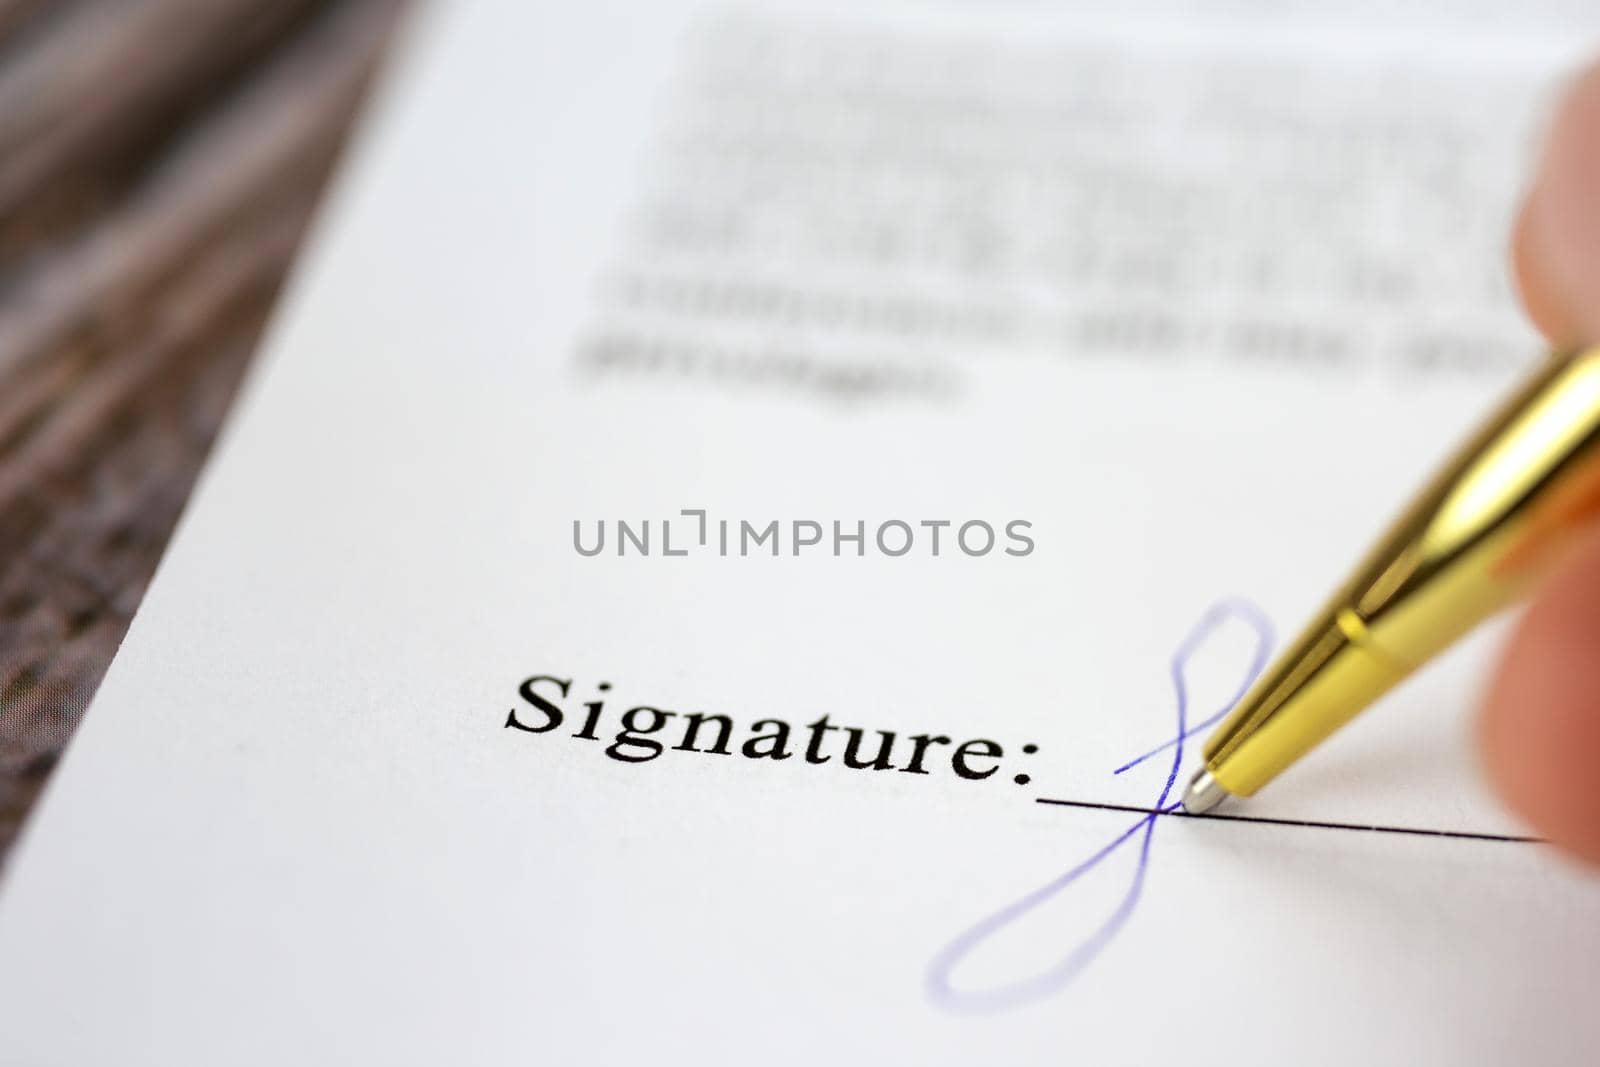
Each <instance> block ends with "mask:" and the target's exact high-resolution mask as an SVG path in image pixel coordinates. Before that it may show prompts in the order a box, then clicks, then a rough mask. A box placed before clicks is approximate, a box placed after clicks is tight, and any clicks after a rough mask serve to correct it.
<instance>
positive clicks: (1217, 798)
mask: <svg viewBox="0 0 1600 1067" xmlns="http://www.w3.org/2000/svg"><path fill="white" fill-rule="evenodd" d="M1232 795H1233V794H1232V793H1230V792H1228V791H1227V790H1226V789H1224V788H1222V785H1221V783H1219V782H1218V781H1217V780H1216V779H1215V778H1213V777H1211V772H1210V771H1207V770H1202V771H1201V772H1200V773H1199V774H1197V775H1195V776H1194V777H1193V778H1192V779H1190V780H1189V788H1188V789H1185V790H1184V791H1183V810H1184V811H1186V812H1188V813H1189V814H1190V815H1201V814H1204V813H1205V812H1208V811H1210V810H1211V809H1212V808H1214V807H1216V806H1217V805H1218V804H1221V803H1222V802H1223V801H1224V800H1227V799H1228V798H1229V797H1231V796H1232Z"/></svg>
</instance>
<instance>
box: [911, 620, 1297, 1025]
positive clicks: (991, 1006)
mask: <svg viewBox="0 0 1600 1067" xmlns="http://www.w3.org/2000/svg"><path fill="white" fill-rule="evenodd" d="M1230 620H1231V621H1238V622H1242V623H1244V624H1245V625H1246V626H1248V627H1249V628H1250V629H1251V631H1253V632H1254V634H1255V637H1256V647H1255V652H1254V655H1253V658H1252V660H1251V663H1250V669H1249V670H1248V671H1246V672H1245V675H1244V680H1243V681H1241V682H1240V683H1239V688H1238V690H1237V691H1236V692H1235V693H1234V694H1233V695H1232V696H1231V697H1229V698H1228V701H1227V703H1225V704H1223V705H1222V707H1221V708H1219V709H1218V710H1217V711H1216V712H1214V713H1213V714H1211V715H1209V716H1207V717H1206V718H1205V719H1202V720H1201V721H1199V722H1196V723H1195V724H1193V725H1192V726H1191V725H1190V724H1189V721H1188V716H1189V690H1188V682H1187V680H1186V678H1185V670H1186V668H1187V666H1188V663H1189V660H1190V659H1191V658H1192V657H1193V656H1194V654H1195V652H1196V651H1198V650H1199V649H1200V648H1201V647H1202V646H1203V645H1204V644H1205V642H1206V640H1207V639H1208V638H1209V637H1210V636H1211V635H1212V634H1213V633H1215V632H1216V631H1217V629H1218V628H1220V627H1221V626H1222V625H1223V624H1224V623H1226V622H1229V621H1230ZM1271 651H1272V624H1271V622H1270V621H1269V620H1268V619H1267V616H1266V614H1265V613H1264V612H1263V611H1262V610H1261V609H1260V608H1258V607H1256V606H1255V605H1254V604H1251V603H1250V602H1249V601H1246V600H1238V599H1228V600H1222V601H1219V602H1217V603H1216V604H1213V605H1212V606H1211V607H1210V608H1209V609H1207V611H1206V613H1205V614H1204V615H1202V616H1201V617H1200V621H1199V622H1197V623H1195V625H1194V628H1193V629H1192V630H1190V631H1189V633H1188V635H1187V636H1186V637H1185V638H1184V639H1183V643H1182V644H1180V645H1179V646H1178V649H1177V651H1176V652H1174V653H1173V654H1172V659H1171V661H1170V663H1169V665H1168V673H1169V674H1170V676H1171V678H1172V687H1173V691H1174V697H1175V703H1176V705H1177V711H1178V732H1177V734H1176V735H1175V736H1174V737H1172V739H1171V740H1169V741H1166V742H1164V743H1162V744H1160V745H1157V746H1156V747H1155V748H1153V749H1151V750H1150V751H1148V752H1146V753H1144V754H1143V755H1141V756H1137V757H1135V758H1134V759H1131V760H1129V761H1128V762H1127V763H1124V764H1123V765H1122V766H1120V767H1118V768H1117V769H1116V770H1115V771H1113V772H1112V773H1114V774H1121V773H1122V772H1123V771H1126V770H1129V769H1130V768H1133V767H1137V766H1138V765H1139V764H1141V763H1143V762H1144V761H1145V760H1148V759H1150V758H1151V757H1152V756H1155V755H1158V754H1159V753H1161V752H1164V751H1166V750H1167V749H1171V750H1172V767H1171V769H1170V770H1169V771H1168V772H1167V780H1166V783H1165V784H1164V785H1163V786H1162V787H1161V795H1160V796H1158V797H1156V800H1155V803H1153V804H1151V805H1150V809H1151V813H1150V814H1149V815H1146V816H1144V817H1143V818H1142V819H1140V820H1139V821H1138V822H1136V823H1134V824H1133V825H1132V826H1130V827H1128V828H1127V829H1126V830H1124V831H1122V833H1120V834H1118V835H1117V836H1116V837H1115V838H1113V839H1112V840H1111V841H1110V843H1108V844H1106V845H1104V846H1103V847H1101V848H1100V850H1099V851H1097V852H1095V853H1094V854H1093V855H1092V856H1090V857H1089V858H1088V859H1085V860H1083V861H1082V862H1081V863H1079V864H1077V866H1075V867H1073V868H1072V869H1071V870H1069V871H1067V872H1066V873H1065V874H1062V875H1060V876H1059V877H1057V878H1054V879H1052V880H1051V881H1049V882H1046V883H1045V884H1044V885H1042V886H1040V887H1039V888H1037V889H1035V890H1033V891H1032V892H1031V893H1028V894H1027V895H1026V896H1023V897H1019V898H1018V899H1017V900H1014V901H1012V902H1011V903H1010V904H1007V905H1006V906H1005V907H1003V908H1001V909H1000V910H999V911H997V912H995V913H994V914H992V915H990V916H988V917H987V918H985V919H983V920H981V921H980V922H978V923H976V924H975V925H973V926H972V927H970V928H969V929H967V930H966V931H964V932H963V933H961V934H960V935H959V936H957V937H956V938H955V940H953V941H951V942H950V943H949V944H948V945H946V946H945V947H944V948H942V949H940V950H939V953H938V954H937V955H936V956H934V958H933V960H932V962H930V963H929V964H928V970H927V977H926V987H927V993H928V997H929V999H930V1000H932V1001H933V1003H934V1004H935V1005H936V1006H938V1007H940V1008H943V1009H945V1010H947V1011H951V1012H960V1013H981V1012H992V1011H1003V1010H1005V1009H1007V1008H1014V1007H1018V1006H1020V1005H1022V1004H1025V1003H1027V1002H1029V1001H1032V1000H1038V999H1040V998H1043V997H1046V996H1049V995H1050V994H1052V993H1055V992H1057V991H1059V990H1060V989H1062V988H1063V987H1064V986H1066V985H1067V984H1068V983H1070V982H1071V981H1072V980H1073V979H1075V978H1077V977H1078V975H1080V974H1082V973H1083V971H1084V969H1085V968H1087V967H1088V966H1089V965H1090V964H1091V963H1093V962H1094V961H1095V959H1096V958H1097V957H1098V956H1099V955H1100V953H1101V952H1103V951H1105V948H1106V946H1107V945H1109V944H1110V943H1111V942H1112V940H1113V939H1114V938H1115V937H1116V936H1117V933H1118V932H1119V931H1120V930H1121V929H1122V927H1123V926H1124V925H1126V924H1127V921H1128V919H1129V917H1131V916H1132V915H1133V910H1134V908H1135V907H1137V906H1138V904H1139V897H1140V895H1141V894H1142V893H1143V892H1144V881H1145V875H1146V874H1147V873H1148V871H1149V868H1150V839H1151V838H1152V837H1154V836H1155V830H1156V822H1157V821H1158V819H1159V816H1161V815H1163V814H1165V813H1167V812H1170V811H1174V810H1176V809H1177V808H1178V807H1180V805H1179V804H1177V803H1174V802H1171V800H1170V798H1171V795H1172V788H1173V785H1174V783H1175V782H1176V781H1177V780H1178V771H1179V770H1180V769H1181V767H1182V766H1183V743H1184V741H1185V740H1187V739H1188V738H1189V737H1191V736H1193V735H1194V734H1196V733H1198V732H1200V731H1201V730H1205V729H1207V728H1208V727H1210V726H1211V725H1212V724H1214V723H1215V722H1217V720H1219V719H1221V718H1222V717H1223V716H1224V715H1226V714H1227V713H1228V711H1229V710H1230V709H1231V708H1232V707H1233V705H1235V704H1236V703H1238V702H1239V700H1240V698H1242V697H1243V696H1244V694H1245V690H1246V689H1248V688H1249V687H1250V683H1251V682H1253V681H1255V678H1256V675H1258V674H1260V673H1261V670H1262V668H1263V667H1265V666H1266V661H1267V655H1268V654H1269V653H1270V652H1271ZM1136 839H1137V840H1138V842H1139V844H1138V850H1139V858H1138V863H1137V865H1136V866H1135V867H1134V871H1133V880H1132V881H1131V882H1129V883H1128V889H1127V892H1125V893H1124V894H1123V896H1122V900H1121V901H1120V902H1119V903H1118V904H1117V906H1116V908H1115V909H1114V910H1113V911H1112V912H1111V914H1110V915H1109V916H1108V917H1107V918H1106V920H1105V921H1104V922H1102V923H1101V924H1100V925H1099V926H1098V927H1096V928H1095V929H1094V931H1093V932H1092V933H1090V934H1089V936H1088V937H1086V938H1084V939H1083V940H1082V941H1080V942H1079V943H1078V944H1076V945H1074V946H1073V947H1072V948H1071V950H1070V951H1069V952H1068V953H1067V954H1066V955H1065V956H1063V957H1061V959H1060V960H1059V961H1058V962H1056V963H1055V964H1053V965H1052V966H1051V967H1050V968H1049V969H1047V970H1045V971H1043V972H1041V973H1039V974H1036V975H1033V976H1031V977H1028V978H1023V979H1020V980H1018V981H1016V982H1012V983H1010V984H1009V985H1002V986H994V987H991V988H988V989H978V990H965V989H956V988H955V987H953V986H952V985H951V984H950V972H951V971H953V970H954V969H955V968H956V966H957V965H958V964H960V963H961V961H962V960H964V959H966V958H967V956H968V955H969V954H971V952H972V951H973V950H974V949H976V948H977V947H978V946H979V945H980V944H982V943H983V942H984V941H986V940H988V939H989V938H990V937H992V936H994V935H995V934H996V933H998V932H999V931H1001V930H1003V929H1005V928H1006V927H1008V926H1010V925H1011V924H1012V923H1014V922H1016V921H1017V920H1018V919H1021V918H1022V917H1023V916H1024V915H1027V914H1028V913H1029V912H1031V911H1032V910H1033V909H1035V908H1037V907H1039V906H1040V905H1041V904H1043V903H1044V902H1045V901H1047V900H1050V899H1051V898H1052V897H1054V896H1055V895H1056V894H1058V893H1060V892H1061V891H1062V890H1064V889H1066V888H1067V887H1068V886H1070V885H1072V884H1073V883H1074V882H1076V881H1077V880H1078V879H1079V878H1081V877H1083V876H1084V875H1085V874H1087V873H1089V872H1090V871H1092V870H1093V869H1094V868H1095V867H1097V866H1099V864H1100V863H1101V862H1103V861H1104V860H1105V859H1106V858H1107V857H1109V856H1110V855H1111V854H1112V853H1114V852H1115V851H1117V849H1119V848H1121V847H1122V846H1123V845H1125V844H1127V843H1128V842H1130V841H1133V840H1136Z"/></svg>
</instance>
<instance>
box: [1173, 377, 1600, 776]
mask: <svg viewBox="0 0 1600 1067" xmlns="http://www.w3.org/2000/svg"><path fill="white" fill-rule="evenodd" d="M1597 516H1600V347H1595V348H1590V349H1587V350H1584V351H1582V352H1579V353H1577V354H1575V355H1570V356H1567V355H1558V356H1553V357H1551V358H1550V359H1549V360H1548V361H1547V362H1546V363H1544V364H1543V365H1542V366H1541V367H1540V368H1539V370H1538V372H1537V373H1535V374H1534V375H1533V376H1532V378H1531V379H1530V380H1529V381H1528V382H1527V383H1526V384H1525V385H1524V386H1523V387H1522V388H1521V389H1519V390H1518V391H1517V392H1516V393H1515V394H1514V395H1513V396H1511V397H1510V398H1509V399H1508V400H1507V401H1506V402H1505V403H1504V404H1502V405H1501V407H1500V408H1499V409H1498V410H1497V411H1496V412H1495V413H1494V414H1493V416H1491V417H1490V419H1489V420H1488V421H1487V422H1486V423H1485V424H1484V425H1483V427H1482V428H1481V429H1480V430H1479V431H1478V432H1477V433H1476V434H1474V435H1473V436H1472V437H1471V438H1470V439H1469V440H1468V441H1467V442H1466V443H1465V444H1464V445H1463V446H1462V448H1461V449H1460V450H1459V451H1458V452H1457V453H1456V454H1455V456H1454V457H1453V458H1452V459H1451V460H1450V461H1449V462H1448V463H1447V464H1446V465H1445V467H1444V468H1443V469H1442V470H1441V471H1440V472H1439V473H1438V475H1437V476H1435V478H1434V479H1433V480H1432V481H1431V482H1430V483H1428V485H1427V487H1426V488H1425V489H1424V490H1423V491H1422V493H1421V494H1420V495H1419V496H1418V497H1417V498H1416V499H1415V500H1414V502H1413V503H1412V504H1411V506H1410V507H1408V508H1407V509H1406V510H1405V511H1404V512H1403V513H1402V514H1401V515H1400V517H1399V518H1398V519H1397V520H1396V521H1395V522H1394V524H1393V525H1392V526H1391V528H1390V529H1389V531H1388V532H1387V534H1386V535H1385V536H1384V537H1383V538H1382V539H1381V540H1380V541H1379V542H1378V544H1377V545H1376V546H1375V547H1374V548H1373V550H1372V551H1371V552H1370V553H1369V554H1368V555H1367V557H1366V559H1365V560H1364V561H1363V562H1362V563H1361V565H1360V566H1358V567H1357V568H1356V570H1355V571H1354V573H1353V574H1352V575H1351V577H1350V579H1349V580H1348V581H1347V582H1345V584H1344V585H1343V586H1342V587H1341V588H1340V589H1339V590H1338V592H1337V593H1335V594H1334V596H1333V597H1332V599H1331V600H1330V601H1329V602H1328V604H1327V606H1326V607H1325V608H1324V609H1323V610H1322V611H1321V612H1320V613H1318V615H1317V616H1316V617H1315V618H1314V619H1313V620H1312V621H1311V622H1310V624H1309V625H1307V627H1306V628H1305V630H1304V631H1303V632H1302V633H1301V634H1300V636H1299V637H1298V638H1297V639H1296V640H1295V642H1294V643H1293V644H1292V645H1290V646H1289V648H1288V649H1286V650H1285V652H1284V653H1283V654H1282V655H1280V656H1279V657H1278V658H1277V660H1275V661H1274V662H1273V663H1272V664H1271V666H1269V668H1268V669H1267V671H1266V672H1265V673H1264V674H1263V675H1262V677H1261V678H1260V679H1259V680H1258V681H1257V682H1256V684H1255V685H1254V686H1253V687H1252V688H1251V689H1250V691H1249V692H1247V693H1246V694H1245V696H1244V698H1243V699H1242V700H1241V701H1240V702H1239V704H1238V705H1237V706H1236V707H1235V708H1234V710H1233V712H1232V713H1231V714H1230V715H1229V716H1228V718H1227V719H1226V720H1225V721H1224V722H1223V724H1222V726H1221V727H1220V728H1219V729H1218V730H1217V731H1216V733H1214V734H1213V735H1212V736H1211V738H1210V739H1209V740H1208V741H1207V743H1206V746H1205V758H1206V766H1207V769H1208V770H1209V771H1210V772H1211V773H1212V775H1213V776H1214V777H1215V778H1216V779H1217V781H1218V783H1219V784H1220V785H1221V786H1222V787H1223V788H1224V789H1226V790H1227V791H1228V792H1229V793H1232V794H1235V795H1238V796H1250V795H1253V794H1254V793H1255V792H1256V791H1257V790H1258V789H1260V788H1261V786H1263V785H1265V784H1266V783H1267V782H1269V781H1271V780H1272V779H1273V778H1275V777H1276V776H1277V775H1278V774H1279V773H1281V772H1282V771H1283V770H1284V769H1285V768H1286V767H1288V766H1289V765H1291V764H1292V763H1294V762H1295V761H1296V760H1298V759H1299V758H1300V757H1301V756H1303V755H1304V754H1305V753H1306V752H1308V751H1309V750H1310V749H1312V748H1313V747H1315V746H1316V745H1317V744H1318V743H1319V742H1321V741H1322V740H1323V739H1324V738H1326V737H1327V736H1328V735H1329V734H1331V733H1332V732H1333V731H1334V730H1336V729H1338V728H1339V727H1340V726H1342V725H1343V724H1344V723H1346V722H1348V721H1349V720H1350V719H1351V718H1352V717H1354V716H1355V715H1356V714H1357V713H1358V712H1360V711H1361V710H1362V709H1363V708H1365V707H1366V706H1367V705H1369V704H1371V703H1372V702H1373V701H1374V700H1376V699H1377V698H1378V697H1379V696H1381V695H1382V694H1383V693H1384V692H1385V691H1387V690H1388V689H1389V688H1390V687H1391V686H1393V685H1395V684H1396V683H1397V682H1399V681H1401V680H1402V679H1403V678H1405V677H1406V676H1407V675H1408V674H1410V673H1411V672H1412V671H1414V670H1415V669H1416V668H1418V667H1419V666H1421V665H1422V664H1424V663H1426V662H1427V661H1428V660H1429V659H1431V658H1432V657H1433V656H1435V655H1436V654H1437V653H1439V652H1440V651H1442V650H1443V649H1444V648H1446V647H1448V646H1449V645H1450V644H1451V643H1452V642H1454V641H1455V640H1456V639H1457V638H1459V637H1461V636H1462V635H1463V634H1465V633H1466V632H1467V631H1469V630H1471V629H1472V628H1474V627H1475V626H1477V625H1478V624H1479V623H1481V622H1482V621H1483V620H1484V619H1485V618H1487V617H1488V616H1490V615H1492V614H1493V613H1494V612H1496V611H1498V610H1499V609H1500V608H1502V607H1504V606H1506V605H1507V604H1508V603H1510V602H1512V601H1514V600H1516V599H1517V598H1518V597H1519V596H1520V595H1521V594H1522V593H1524V592H1525V591H1526V590H1527V589H1528V587H1529V586H1530V585H1531V584H1532V583H1533V582H1534V581H1535V580H1536V579H1537V578H1538V576H1539V575H1540V574H1541V573H1542V572H1543V571H1545V570H1546V569H1547V568H1548V567H1549V566H1550V565H1551V563H1552V562H1553V561H1554V560H1556V559H1557V558H1559V557H1560V555H1561V554H1562V552H1563V550H1564V548H1565V547H1566V546H1567V545H1568V544H1569V543H1570V542H1571V540H1572V537H1573V535H1574V533H1575V532H1576V531H1578V530H1579V529H1581V528H1582V527H1583V526H1584V525H1586V524H1587V523H1589V522H1592V521H1594V520H1595V519H1596V517H1597Z"/></svg>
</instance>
